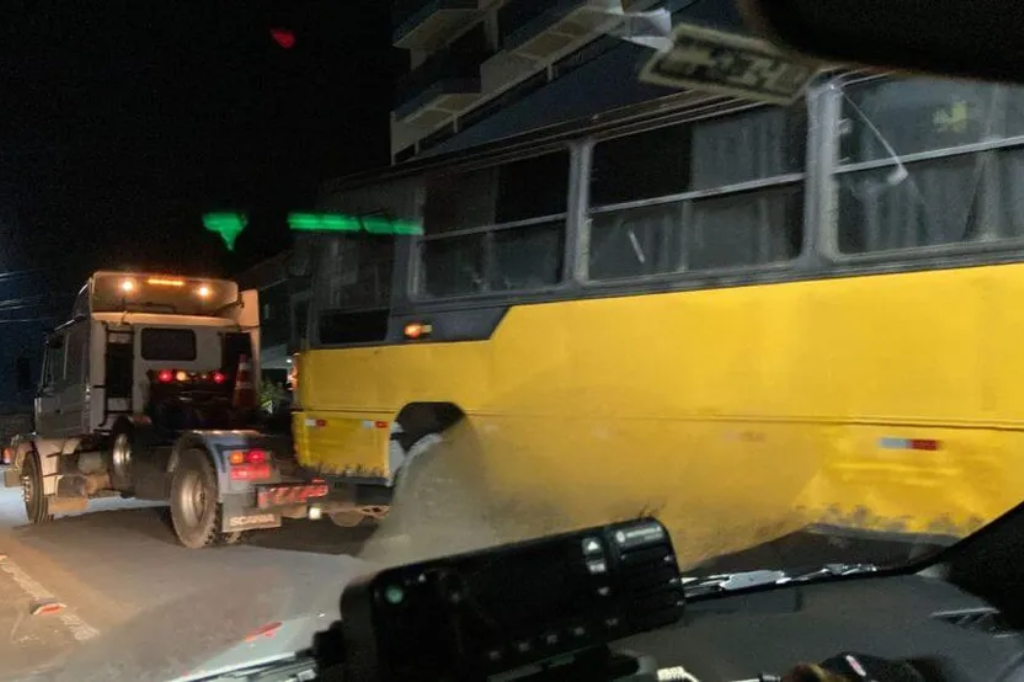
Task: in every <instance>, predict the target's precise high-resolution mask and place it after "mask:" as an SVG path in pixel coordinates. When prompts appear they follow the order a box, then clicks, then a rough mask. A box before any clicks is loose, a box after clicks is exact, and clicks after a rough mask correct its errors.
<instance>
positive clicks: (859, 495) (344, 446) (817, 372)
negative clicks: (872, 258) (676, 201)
mask: <svg viewBox="0 0 1024 682" xmlns="http://www.w3.org/2000/svg"><path fill="white" fill-rule="evenodd" d="M1022 289H1024V264H1010V265H1000V266H985V267H976V268H960V269H953V270H938V271H931V272H914V273H901V274H887V275H873V276H866V277H840V278H833V279H824V280H816V281H804V282H792V283H783V284H775V285H767V286H739V287H733V288H727V289H713V290H700V291H687V292H678V293H668V294H651V295H643V296H628V297H615V298H596V299H589V300H575V301H563V302H556V303H546V304H536V305H523V306H514V307H512V308H511V309H510V310H509V311H508V313H507V315H506V316H505V318H504V320H503V321H502V323H501V324H500V325H499V327H498V329H497V330H496V332H495V334H494V335H493V337H492V338H491V339H489V340H484V341H473V342H463V343H444V344H441V343H430V342H429V341H428V342H409V343H406V344H404V345H392V346H378V347H374V348H353V349H319V350H314V351H310V352H308V353H307V354H305V356H304V357H303V371H304V380H303V381H302V382H300V390H301V392H302V394H301V401H302V404H303V405H304V406H307V410H306V411H305V412H304V413H302V414H301V415H300V416H298V417H297V418H296V419H297V424H296V425H297V431H299V432H303V433H304V435H303V436H302V437H300V438H299V440H298V444H299V456H300V459H301V461H302V462H303V463H305V464H310V465H312V466H314V467H317V468H322V469H324V470H328V471H333V472H339V473H341V472H345V471H351V470H355V469H359V468H360V467H361V468H362V469H368V470H372V471H374V472H377V473H378V474H379V473H380V472H384V473H385V475H390V474H392V473H393V472H390V471H387V462H388V459H387V453H388V450H387V437H386V436H387V433H386V431H383V430H382V429H380V428H373V426H374V424H375V423H376V422H377V421H390V420H393V419H394V418H395V416H396V415H397V414H398V413H399V411H400V410H401V409H402V408H403V407H404V406H405V405H408V404H410V403H414V402H431V401H444V402H452V403H454V404H455V405H457V406H458V407H460V408H461V409H462V410H463V411H464V412H465V413H466V415H467V416H468V418H469V419H468V422H469V424H470V426H471V431H472V438H471V439H472V440H475V443H472V444H467V447H477V448H479V450H478V452H477V454H476V458H477V459H478V460H479V464H478V465H479V471H480V472H481V473H482V474H483V482H484V485H485V486H486V487H487V490H488V495H487V497H488V498H489V499H490V500H492V501H493V504H495V505H497V506H501V505H512V507H514V508H516V509H517V510H518V511H517V512H516V513H518V514H520V515H525V516H530V515H534V516H536V517H537V522H538V523H541V524H544V523H547V524H554V525H555V526H557V527H569V526H580V525H586V524H591V523H597V522H601V521H604V520H607V519H609V518H620V517H623V516H630V515H636V514H640V513H641V512H643V511H645V510H646V511H654V512H655V513H657V514H658V515H659V517H660V518H662V519H663V520H664V521H665V522H666V523H667V524H669V526H670V527H672V528H673V530H674V532H675V533H676V534H677V538H678V542H679V543H680V546H681V547H684V548H687V550H686V551H687V553H688V554H690V552H693V553H694V554H693V555H694V556H696V555H707V554H708V553H710V552H714V553H719V552H723V551H728V550H729V549H737V548H740V547H744V546H748V545H750V544H751V543H753V542H756V541H759V540H765V539H770V538H771V537H773V536H776V535H778V534H780V533H785V532H788V531H790V530H793V529H795V528H797V527H800V526H803V525H805V524H807V523H827V524H836V525H841V526H845V527H851V528H858V529H864V530H875V531H888V532H911V533H928V534H946V535H955V536H960V535H963V534H965V533H967V532H970V531H971V530H972V529H973V528H976V527H977V526H978V525H980V524H981V523H983V522H985V521H988V520H991V519H992V518H993V517H994V516H995V515H997V514H1000V513H1002V512H1003V511H1004V510H1006V509H1008V508H1009V507H1011V506H1012V505H1013V504H1015V503H1016V502H1017V501H1018V500H1017V499H1015V498H1013V495H1014V493H1015V491H1016V490H1020V489H1021V488H1024V467H1022V466H1021V463H1022V462H1021V460H1019V459H1017V458H1018V457H1022V452H1024V451H1022V450H1021V449H1020V447H1019V445H1020V444H1021V440H1022V434H1024V420H1022V419H1021V418H1020V413H1021V409H1020V407H1021V405H1022V404H1024V395H1022V393H1024V387H1022V386H1021V382H1020V381H1018V380H1017V379H1016V377H1020V376H1024V359H1022V357H1021V353H1020V351H1019V349H1018V348H1017V347H1016V345H1017V344H1016V342H1015V341H1014V339H1019V338H1020V332H1021V331H1024V311H1022V310H1021V309H1020V307H1019V301H1020V300H1021V293H1024V292H1022ZM880 301H883V302H885V305H880V304H879V302H880ZM466 314H467V315H470V314H472V311H467V312H466ZM353 367H355V368H359V369H360V370H361V375H360V376H359V377H358V378H357V379H355V380H354V379H353V375H352V368H353ZM361 406H367V407H361ZM367 408H369V409H367ZM316 420H320V426H319V427H317V426H316V425H315V422H316ZM299 421H301V422H302V423H301V424H299ZM918 441H919V442H918ZM750 472H757V474H758V475H757V476H751V475H750ZM1011 498H1013V499H1011ZM908 510H916V511H917V513H916V514H915V515H908ZM709 516H710V517H711V518H709ZM545 518H546V519H547V520H546V521H545ZM726 529H728V530H726Z"/></svg>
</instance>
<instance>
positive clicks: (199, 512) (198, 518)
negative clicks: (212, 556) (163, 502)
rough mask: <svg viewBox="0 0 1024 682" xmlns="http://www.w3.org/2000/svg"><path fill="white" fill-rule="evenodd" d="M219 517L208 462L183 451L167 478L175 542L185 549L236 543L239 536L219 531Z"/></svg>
mask: <svg viewBox="0 0 1024 682" xmlns="http://www.w3.org/2000/svg"><path fill="white" fill-rule="evenodd" d="M223 513H224V510H223V507H222V506H221V505H220V503H219V502H217V472H216V471H215V470H214V468H213V464H212V463H211V462H210V459H209V458H208V457H207V456H206V453H205V452H203V451H202V450H198V449H195V448H193V449H190V450H185V451H184V452H183V453H181V460H180V461H179V462H178V466H177V467H176V468H175V469H174V473H173V474H172V475H171V525H173V526H174V534H175V535H177V536H178V541H179V542H181V544H183V545H184V546H185V547H188V548H189V549H202V548H203V547H210V546H212V545H231V544H234V543H236V542H238V541H239V540H240V539H241V537H242V534H241V533H225V532H224V531H222V530H221V525H222V522H223Z"/></svg>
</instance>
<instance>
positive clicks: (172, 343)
mask: <svg viewBox="0 0 1024 682" xmlns="http://www.w3.org/2000/svg"><path fill="white" fill-rule="evenodd" d="M141 342H142V359H143V360H159V361H169V362H191V361H192V360H195V359H196V333H195V332H194V331H192V330H191V329H157V328H148V329H143V330H142V337H141Z"/></svg>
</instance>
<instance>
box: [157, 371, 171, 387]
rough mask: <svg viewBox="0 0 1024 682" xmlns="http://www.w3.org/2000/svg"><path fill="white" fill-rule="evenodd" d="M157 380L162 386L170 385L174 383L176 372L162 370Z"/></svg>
mask: <svg viewBox="0 0 1024 682" xmlns="http://www.w3.org/2000/svg"><path fill="white" fill-rule="evenodd" d="M156 378H157V381H159V382H160V383H161V384H169V383H171V382H172V381H174V372H172V371H171V370H169V369H162V370H160V374H158V375H157V377H156Z"/></svg>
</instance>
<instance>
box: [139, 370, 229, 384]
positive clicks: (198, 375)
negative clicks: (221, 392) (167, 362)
mask: <svg viewBox="0 0 1024 682" xmlns="http://www.w3.org/2000/svg"><path fill="white" fill-rule="evenodd" d="M149 376H150V378H151V380H154V381H157V382H159V383H161V384H173V383H175V382H177V383H179V384H208V383H211V382H212V383H214V384H216V385H218V386H223V385H224V384H225V383H227V380H228V377H227V375H226V374H224V372H222V371H220V370H219V369H217V370H214V371H212V372H189V371H186V370H183V369H174V368H173V367H172V368H168V369H161V370H160V371H158V372H154V371H150V373H149Z"/></svg>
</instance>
